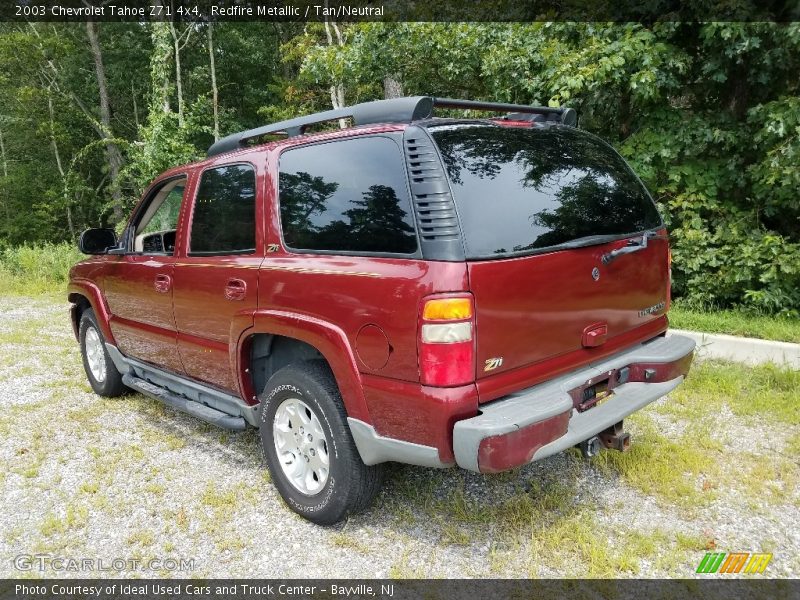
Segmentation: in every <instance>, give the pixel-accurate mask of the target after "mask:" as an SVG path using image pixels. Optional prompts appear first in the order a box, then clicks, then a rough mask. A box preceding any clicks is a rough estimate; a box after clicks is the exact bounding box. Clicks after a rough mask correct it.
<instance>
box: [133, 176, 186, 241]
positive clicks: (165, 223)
mask: <svg viewBox="0 0 800 600" xmlns="http://www.w3.org/2000/svg"><path fill="white" fill-rule="evenodd" d="M167 185H169V184H167ZM185 187H186V183H185V182H184V181H180V182H178V183H177V184H175V187H173V188H172V189H171V190H170V191H169V192H168V193H167V196H166V198H164V200H163V202H161V206H159V207H158V210H156V212H155V214H153V217H152V218H151V219H150V220H149V221H148V222H147V224H145V225H144V227H143V228H141V224H140V228H141V233H154V232H156V231H169V230H173V231H174V230H175V229H176V228H177V227H178V214H179V213H180V210H181V201H182V200H183V191H184V189H185Z"/></svg>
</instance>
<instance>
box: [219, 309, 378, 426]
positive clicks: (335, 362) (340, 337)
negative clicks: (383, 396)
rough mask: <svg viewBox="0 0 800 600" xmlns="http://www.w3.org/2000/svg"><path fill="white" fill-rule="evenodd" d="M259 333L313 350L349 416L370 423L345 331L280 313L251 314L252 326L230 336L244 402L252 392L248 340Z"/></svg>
mask: <svg viewBox="0 0 800 600" xmlns="http://www.w3.org/2000/svg"><path fill="white" fill-rule="evenodd" d="M260 333H263V334H271V335H280V336H283V337H287V338H293V339H296V340H299V341H301V342H305V343H306V344H308V345H310V346H313V347H314V348H316V349H317V350H318V351H319V352H320V354H322V356H323V357H324V358H325V360H327V361H328V364H329V365H330V367H331V370H332V371H333V376H334V378H335V379H336V383H337V385H338V386H339V392H340V393H341V394H342V400H343V401H344V407H345V410H346V411H347V415H348V417H351V418H354V419H359V420H361V421H364V422H366V423H371V422H372V421H371V419H370V418H369V411H368V410H367V402H366V399H365V398H364V389H363V387H362V385H361V374H360V373H359V371H358V366H357V363H356V359H355V356H354V355H353V350H352V348H351V346H350V342H349V340H348V339H347V336H346V335H345V333H344V331H342V330H341V329H340V328H339V327H337V326H336V325H333V324H332V323H330V322H328V321H323V320H322V319H318V318H316V317H312V316H309V315H303V314H298V313H292V312H288V311H283V310H257V311H255V313H253V321H252V327H248V328H247V329H244V330H243V331H242V332H241V333H240V335H239V336H237V337H234V336H231V340H233V339H238V342H237V351H236V355H237V362H238V368H237V372H238V374H239V379H240V382H239V385H240V389H241V390H242V392H244V393H243V394H242V395H243V396H244V398H245V399H246V400H247V399H248V398H250V397H251V394H252V393H253V391H252V389H251V388H252V386H251V385H250V383H249V375H248V373H247V369H248V367H249V365H248V360H247V354H246V353H247V352H248V348H249V340H250V338H251V337H252V336H253V335H257V334H260Z"/></svg>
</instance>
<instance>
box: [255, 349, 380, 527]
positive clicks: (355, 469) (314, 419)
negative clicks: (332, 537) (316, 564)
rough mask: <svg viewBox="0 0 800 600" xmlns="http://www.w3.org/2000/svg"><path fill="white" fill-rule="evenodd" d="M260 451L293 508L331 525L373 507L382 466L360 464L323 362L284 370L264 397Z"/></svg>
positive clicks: (276, 483) (303, 363) (329, 375)
mask: <svg viewBox="0 0 800 600" xmlns="http://www.w3.org/2000/svg"><path fill="white" fill-rule="evenodd" d="M261 406H262V411H261V427H260V435H261V449H262V452H263V454H264V458H265V460H266V463H267V467H268V468H269V471H270V474H271V475H272V481H273V482H274V483H275V487H276V488H277V489H278V492H279V493H280V495H281V496H282V497H283V499H284V501H285V502H286V504H288V505H289V507H290V508H291V509H292V510H293V511H295V512H296V513H298V514H299V515H301V516H302V517H304V518H306V519H308V520H309V521H312V522H314V523H317V524H318V525H332V524H334V523H337V522H339V521H342V520H343V519H346V518H347V517H348V516H349V515H350V514H352V513H355V512H358V511H360V510H363V509H365V508H366V507H367V506H369V505H370V504H371V502H372V500H373V498H374V497H375V495H376V494H377V493H378V491H379V490H380V486H381V480H382V473H383V469H382V465H375V466H367V465H365V464H364V463H363V462H362V461H361V456H360V455H359V453H358V449H357V448H356V445H355V442H354V441H353V437H352V435H351V434H350V427H349V425H348V424H347V414H346V412H345V410H344V405H343V403H342V398H341V395H340V394H339V389H338V387H337V385H336V381H335V380H334V378H333V374H332V373H331V371H330V368H328V366H327V365H326V364H325V363H324V362H322V361H306V362H302V363H297V364H294V365H289V366H287V367H284V368H283V369H281V370H280V371H278V372H277V373H275V375H273V376H272V377H271V378H270V380H269V382H268V383H267V385H266V387H265V389H264V392H263V394H262V396H261Z"/></svg>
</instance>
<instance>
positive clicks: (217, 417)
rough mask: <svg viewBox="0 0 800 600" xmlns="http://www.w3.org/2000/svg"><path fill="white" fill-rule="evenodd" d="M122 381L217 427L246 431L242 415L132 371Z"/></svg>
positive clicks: (138, 390) (146, 394)
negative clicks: (178, 391)
mask: <svg viewBox="0 0 800 600" xmlns="http://www.w3.org/2000/svg"><path fill="white" fill-rule="evenodd" d="M122 383H124V384H125V385H127V386H128V387H129V388H131V389H134V390H136V391H137V392H141V393H142V394H144V395H145V396H150V397H151V398H154V399H155V400H160V401H161V402H163V403H164V404H166V405H167V406H171V407H172V408H174V409H175V410H179V411H181V412H184V413H186V414H189V415H192V416H193V417H197V418H198V419H202V420H203V421H206V422H208V423H211V424H212V425H216V426H217V427H222V428H223V429H229V430H231V431H244V429H245V427H246V426H247V423H246V421H245V420H244V419H243V418H242V417H234V416H231V415H229V414H227V413H224V412H222V411H221V410H217V409H215V408H211V407H210V406H206V405H205V404H200V403H199V402H195V401H194V400H189V399H188V398H184V397H183V396H179V395H177V394H173V393H172V392H170V391H169V390H166V389H164V388H162V387H159V386H157V385H154V384H152V383H150V382H149V381H145V380H144V379H140V378H139V377H136V376H135V375H131V374H130V373H125V374H124V375H123V376H122Z"/></svg>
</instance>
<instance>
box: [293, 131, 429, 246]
mask: <svg viewBox="0 0 800 600" xmlns="http://www.w3.org/2000/svg"><path fill="white" fill-rule="evenodd" d="M279 192H280V204H281V224H282V226H283V238H284V240H285V242H286V244H287V245H289V246H290V247H292V248H298V249H303V250H336V251H351V252H391V253H403V254H408V253H412V252H414V251H416V249H417V238H416V234H415V231H414V225H413V220H412V217H411V202H410V200H409V197H408V191H407V181H406V171H405V161H404V158H403V154H402V153H401V151H400V148H399V147H398V146H397V144H396V143H395V142H394V141H392V140H391V139H389V138H387V137H364V138H355V139H350V140H342V141H338V142H330V143H325V144H317V145H313V146H306V147H303V148H297V149H294V150H288V151H286V152H284V153H283V154H282V155H281V159H280V177H279Z"/></svg>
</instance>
